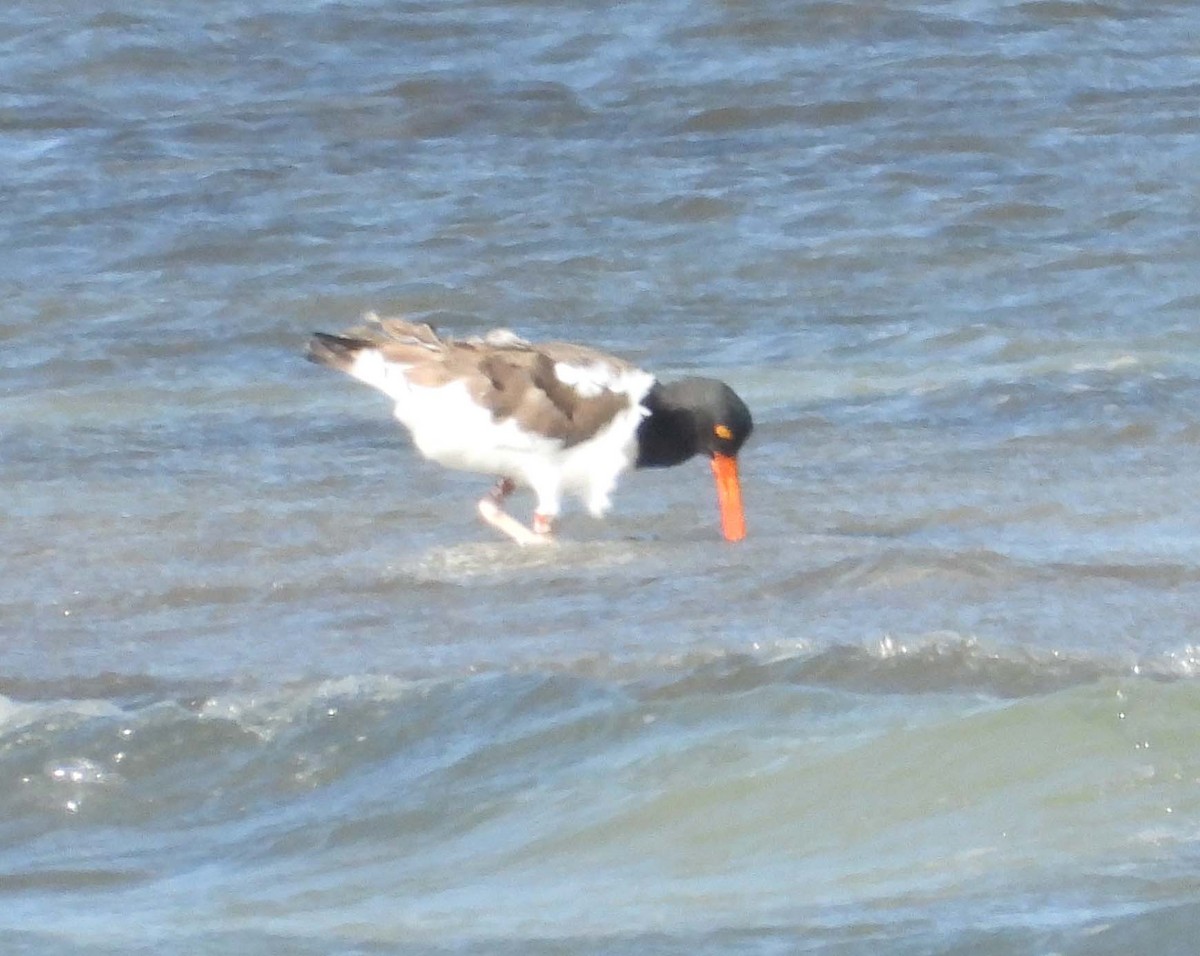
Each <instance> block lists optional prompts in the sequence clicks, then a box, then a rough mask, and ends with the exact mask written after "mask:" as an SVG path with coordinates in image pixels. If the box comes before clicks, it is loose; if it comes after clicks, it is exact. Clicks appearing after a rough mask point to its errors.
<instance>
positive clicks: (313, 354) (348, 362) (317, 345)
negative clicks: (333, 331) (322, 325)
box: [305, 332, 375, 372]
mask: <svg viewBox="0 0 1200 956" xmlns="http://www.w3.org/2000/svg"><path fill="white" fill-rule="evenodd" d="M374 347H375V343H374V342H368V341H367V340H366V339H359V338H352V337H350V336H347V335H330V334H329V333H328V332H317V333H315V334H314V335H313V337H312V338H311V339H309V340H308V351H307V352H306V353H305V357H306V358H307V359H308V360H309V361H310V362H316V363H317V364H318V365H328V366H329V367H330V368H335V369H337V370H338V371H340V372H348V371H350V366H352V365H353V364H354V360H355V358H357V357H358V353H359V352H361V351H362V350H363V349H369V348H374Z"/></svg>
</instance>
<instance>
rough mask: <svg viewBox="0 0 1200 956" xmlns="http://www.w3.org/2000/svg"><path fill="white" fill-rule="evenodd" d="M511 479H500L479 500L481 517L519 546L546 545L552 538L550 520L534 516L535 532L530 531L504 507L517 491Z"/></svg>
mask: <svg viewBox="0 0 1200 956" xmlns="http://www.w3.org/2000/svg"><path fill="white" fill-rule="evenodd" d="M516 487H517V486H516V483H515V482H514V481H513V480H512V479H511V478H501V479H499V480H498V481H497V482H496V484H495V486H493V488H492V490H491V491H489V492H488V493H487V494H486V495H484V496H483V497H482V498H481V499H480V500H479V516H480V517H481V518H483V520H484V521H486V522H487V523H488V524H490V525H491V526H492V527H493V528H495V529H496V530H497V531H499V532H500V533H501V534H506V535H508V536H509V537H510V538H512V539H513V540H514V541H515V542H517V544H520V545H527V544H545V543H547V542H549V541H552V540H553V538H551V537H550V519H549V518H544V517H543V516H541V515H534V518H533V522H534V523H533V530H532V531H530V530H529V529H528V528H526V527H525V525H523V524H521V522H519V521H518V520H517V519H516V518H514V517H513V516H512V515H510V514H508V512H506V511H505V510H504V508H503V507H502V506H503V504H504V500H505V499H506V498H507V497H508V496H509V495H511V494H512V493H513V491H514V490H516Z"/></svg>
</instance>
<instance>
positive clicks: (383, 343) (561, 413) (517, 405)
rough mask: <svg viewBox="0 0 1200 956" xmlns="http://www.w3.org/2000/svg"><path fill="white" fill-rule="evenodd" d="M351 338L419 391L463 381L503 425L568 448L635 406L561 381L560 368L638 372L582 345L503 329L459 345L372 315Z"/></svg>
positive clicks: (429, 330)
mask: <svg viewBox="0 0 1200 956" xmlns="http://www.w3.org/2000/svg"><path fill="white" fill-rule="evenodd" d="M344 334H345V335H347V336H352V337H355V338H359V339H363V340H365V341H369V342H371V343H373V344H374V345H375V346H376V348H378V349H379V350H380V352H382V353H383V355H384V357H385V358H386V359H387V360H388V361H391V362H396V363H397V364H401V365H405V366H407V369H408V370H407V371H406V372H405V377H406V378H407V379H408V380H409V381H411V382H412V383H413V384H414V385H421V386H425V387H430V388H433V387H437V386H440V385H446V384H448V383H450V382H452V381H454V380H460V381H462V382H464V383H465V384H466V386H467V389H468V391H469V393H470V395H471V397H472V398H473V399H474V400H475V401H476V402H478V403H479V404H480V405H482V406H483V407H484V408H486V409H488V410H489V411H490V412H491V413H492V417H493V418H494V419H495V420H496V421H503V420H506V419H515V420H516V421H517V423H518V424H519V425H520V426H521V427H522V428H523V429H525V430H527V431H532V432H537V433H538V434H542V435H545V436H546V437H548V438H554V439H557V440H559V441H561V442H563V444H564V445H566V446H568V447H569V446H571V445H577V444H579V443H580V442H583V441H586V440H587V439H589V438H591V437H592V436H593V435H594V434H595V433H596V432H597V431H599V430H600V429H601V428H603V427H604V426H605V425H606V424H607V423H608V422H610V421H611V420H612V419H613V417H614V416H616V415H617V414H618V413H619V412H620V411H621V410H622V409H625V408H628V407H629V404H630V402H631V401H632V399H631V398H630V396H628V395H626V394H622V393H618V392H612V391H609V390H607V389H601V390H599V391H598V393H596V394H594V395H593V394H588V395H584V394H581V393H580V391H578V390H577V389H575V388H573V387H572V386H570V385H568V384H566V383H564V382H563V381H562V380H561V379H560V378H559V377H558V374H557V373H556V372H555V365H557V364H558V363H559V362H562V363H565V364H567V365H571V366H576V367H580V368H590V367H595V366H600V367H602V368H606V369H608V370H610V371H611V374H612V375H613V377H616V376H618V375H620V374H622V373H624V372H631V371H634V367H633V366H632V365H630V364H629V363H628V362H625V361H623V360H621V359H618V358H615V357H614V356H611V355H607V354H605V353H604V352H599V351H597V350H595V349H589V348H586V347H584V346H582V345H574V344H571V343H568V342H547V343H545V344H538V345H534V344H532V343H530V342H527V341H525V340H524V339H522V338H519V337H518V336H516V335H514V334H513V333H512V332H509V331H507V330H503V329H497V330H494V331H492V332H489V333H488V334H487V335H485V336H483V337H482V338H471V339H452V338H449V337H443V336H439V335H438V334H437V331H436V330H435V329H434V328H433V326H431V325H429V324H427V323H424V322H409V321H408V320H406V319H399V318H387V319H381V318H379V317H378V316H376V315H375V314H373V313H368V315H367V316H365V317H364V324H362V325H359V326H356V327H354V328H352V329H348V330H346V332H345V333H344Z"/></svg>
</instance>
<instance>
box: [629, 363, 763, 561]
mask: <svg viewBox="0 0 1200 956" xmlns="http://www.w3.org/2000/svg"><path fill="white" fill-rule="evenodd" d="M642 404H643V405H644V406H645V407H646V409H647V411H648V412H649V414H648V415H647V416H646V417H645V418H644V419H642V424H641V427H640V428H639V429H638V458H637V464H638V467H639V468H654V467H659V468H661V467H666V466H668V465H678V464H679V463H680V462H683V461H686V460H687V459H689V458H691V457H692V456H693V455H699V454H706V455H708V457H709V459H710V461H711V464H712V470H713V477H714V478H715V479H716V483H717V503H718V505H719V506H720V509H721V533H722V534H724V535H725V538H726V540H729V541H741V540H742V539H743V538H744V537H746V516H745V513H744V511H743V509H742V486H741V483H740V480H739V478H738V463H737V453H738V452H739V451H740V450H741V448H742V445H744V444H745V443H746V439H747V438H749V437H750V433H751V432H752V431H754V422H753V421H752V420H751V418H750V409H748V408H747V407H746V403H745V402H743V401H742V400H741V399H740V398H738V395H737V393H736V392H735V391H734V390H733V389H732V388H730V387H729V386H728V385H726V384H725V383H724V382H718V381H716V380H715V379H711V378H685V379H681V380H680V381H678V382H672V383H671V384H669V385H659V384H655V386H654V387H653V388H652V389H651V390H650V392H649V393H648V394H647V395H646V397H645V398H644V399H643V400H642Z"/></svg>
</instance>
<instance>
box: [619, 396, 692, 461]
mask: <svg viewBox="0 0 1200 956" xmlns="http://www.w3.org/2000/svg"><path fill="white" fill-rule="evenodd" d="M642 405H643V406H644V407H645V408H646V409H647V410H648V412H649V414H648V415H647V416H646V417H645V418H643V419H642V422H641V424H640V425H639V426H638V431H637V443H638V455H637V462H636V464H635V467H637V468H667V467H669V466H671V465H678V464H679V463H680V462H684V461H687V460H688V459H689V458H691V457H692V456H693V455H695V454H696V453H697V452H698V451H699V450H700V449H699V446H698V442H697V439H696V434H697V429H696V422H695V416H694V415H693V413H692V412H691V411H690V410H689V409H687V408H685V407H682V406H680V405H679V404H677V403H676V402H675V401H673V398H672V392H671V386H670V385H663V384H661V383H659V382H655V383H654V385H653V386H652V387H651V388H650V391H649V392H647V393H646V397H645V398H643V399H642Z"/></svg>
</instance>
